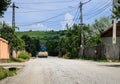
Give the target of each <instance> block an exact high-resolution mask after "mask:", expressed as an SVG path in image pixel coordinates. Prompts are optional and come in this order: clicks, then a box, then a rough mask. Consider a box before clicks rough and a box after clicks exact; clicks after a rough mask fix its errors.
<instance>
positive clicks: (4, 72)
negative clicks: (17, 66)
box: [0, 68, 16, 80]
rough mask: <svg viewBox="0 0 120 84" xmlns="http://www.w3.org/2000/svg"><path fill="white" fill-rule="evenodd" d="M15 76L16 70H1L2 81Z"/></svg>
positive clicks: (0, 78) (0, 77)
mask: <svg viewBox="0 0 120 84" xmlns="http://www.w3.org/2000/svg"><path fill="white" fill-rule="evenodd" d="M14 74H16V70H7V69H4V68H0V80H2V79H4V78H6V77H10V76H13V75H14Z"/></svg>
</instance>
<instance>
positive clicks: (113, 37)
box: [112, 0, 117, 44]
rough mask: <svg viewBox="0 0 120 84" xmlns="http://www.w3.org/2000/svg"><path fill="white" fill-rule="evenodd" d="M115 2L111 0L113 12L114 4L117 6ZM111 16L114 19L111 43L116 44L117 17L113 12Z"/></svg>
mask: <svg viewBox="0 0 120 84" xmlns="http://www.w3.org/2000/svg"><path fill="white" fill-rule="evenodd" d="M116 4H117V0H113V13H114V11H116V9H115V6H117V5H116ZM113 17H114V19H113V36H112V43H113V44H116V23H117V19H116V15H115V14H113Z"/></svg>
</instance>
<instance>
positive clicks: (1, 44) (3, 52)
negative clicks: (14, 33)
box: [0, 38, 10, 63]
mask: <svg viewBox="0 0 120 84" xmlns="http://www.w3.org/2000/svg"><path fill="white" fill-rule="evenodd" d="M9 58H10V57H9V45H8V41H6V40H4V39H3V38H0V63H1V62H6V61H7V60H8V59H9Z"/></svg>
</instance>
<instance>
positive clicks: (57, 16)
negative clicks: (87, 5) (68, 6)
mask: <svg viewBox="0 0 120 84" xmlns="http://www.w3.org/2000/svg"><path fill="white" fill-rule="evenodd" d="M71 11H72V10H71ZM65 13H66V12H64V13H60V14H58V15H56V16H53V17H50V18H48V19H45V20H42V21H39V22H34V23H31V24H28V25H19V26H30V25H34V24H38V23H43V22H47V21H49V20H51V19H54V18H57V17H59V16H62V15H64V14H65Z"/></svg>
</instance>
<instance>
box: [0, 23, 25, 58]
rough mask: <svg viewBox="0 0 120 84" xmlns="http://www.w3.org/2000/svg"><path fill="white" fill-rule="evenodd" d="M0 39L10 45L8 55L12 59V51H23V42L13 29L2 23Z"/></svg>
mask: <svg viewBox="0 0 120 84" xmlns="http://www.w3.org/2000/svg"><path fill="white" fill-rule="evenodd" d="M0 34H1V37H2V38H4V39H5V40H7V41H8V44H9V45H10V55H11V58H12V51H13V50H15V51H19V50H23V49H24V47H25V43H24V41H23V40H22V39H21V38H20V37H18V36H17V34H16V33H15V29H14V28H12V27H10V26H9V25H8V24H6V23H4V24H3V27H2V28H0Z"/></svg>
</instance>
